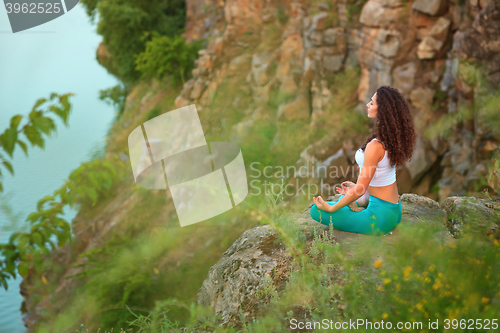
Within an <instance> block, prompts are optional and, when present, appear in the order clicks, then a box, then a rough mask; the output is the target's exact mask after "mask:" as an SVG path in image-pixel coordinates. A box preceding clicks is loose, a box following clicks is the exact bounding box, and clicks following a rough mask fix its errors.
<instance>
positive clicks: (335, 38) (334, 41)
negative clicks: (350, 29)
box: [323, 28, 346, 50]
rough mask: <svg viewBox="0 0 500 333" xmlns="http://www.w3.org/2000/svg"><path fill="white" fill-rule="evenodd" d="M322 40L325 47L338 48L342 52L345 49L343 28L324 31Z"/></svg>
mask: <svg viewBox="0 0 500 333" xmlns="http://www.w3.org/2000/svg"><path fill="white" fill-rule="evenodd" d="M323 39H324V42H325V45H329V46H338V47H339V48H340V49H343V50H345V48H346V38H345V33H344V29H343V28H331V29H326V30H325V31H324V32H323Z"/></svg>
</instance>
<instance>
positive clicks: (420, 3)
mask: <svg viewBox="0 0 500 333" xmlns="http://www.w3.org/2000/svg"><path fill="white" fill-rule="evenodd" d="M412 8H413V9H416V10H418V11H420V12H422V13H426V14H429V15H433V16H436V15H440V14H443V13H445V12H446V11H447V9H448V0H415V2H414V3H413V5H412Z"/></svg>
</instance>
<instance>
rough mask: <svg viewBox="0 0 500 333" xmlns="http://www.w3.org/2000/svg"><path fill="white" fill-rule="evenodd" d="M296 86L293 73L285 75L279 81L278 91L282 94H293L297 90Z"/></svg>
mask: <svg viewBox="0 0 500 333" xmlns="http://www.w3.org/2000/svg"><path fill="white" fill-rule="evenodd" d="M297 89H298V86H297V83H295V80H294V78H293V75H287V76H285V77H284V78H283V80H282V81H281V86H280V92H281V93H283V94H293V93H295V92H296V91H297Z"/></svg>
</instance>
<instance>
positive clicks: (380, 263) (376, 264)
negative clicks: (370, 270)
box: [373, 259, 382, 268]
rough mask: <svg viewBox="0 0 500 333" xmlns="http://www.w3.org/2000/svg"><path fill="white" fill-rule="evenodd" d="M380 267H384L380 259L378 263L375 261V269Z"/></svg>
mask: <svg viewBox="0 0 500 333" xmlns="http://www.w3.org/2000/svg"><path fill="white" fill-rule="evenodd" d="M380 266H382V260H380V259H378V260H377V261H375V263H374V264H373V267H375V268H379V267H380Z"/></svg>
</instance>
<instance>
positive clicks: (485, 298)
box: [481, 297, 490, 304]
mask: <svg viewBox="0 0 500 333" xmlns="http://www.w3.org/2000/svg"><path fill="white" fill-rule="evenodd" d="M489 301H490V299H489V298H487V297H483V298H481V302H483V303H485V304H486V303H488V302H489Z"/></svg>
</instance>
